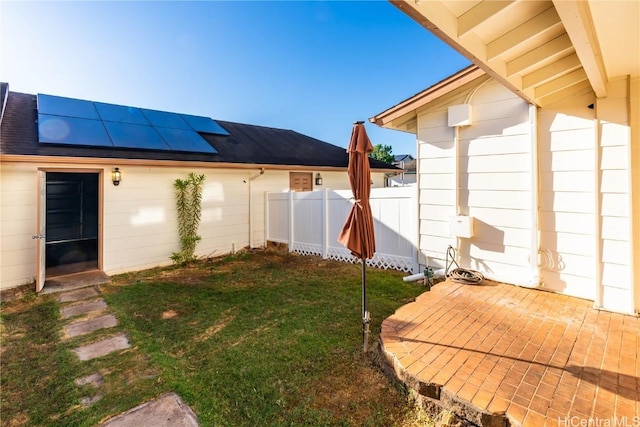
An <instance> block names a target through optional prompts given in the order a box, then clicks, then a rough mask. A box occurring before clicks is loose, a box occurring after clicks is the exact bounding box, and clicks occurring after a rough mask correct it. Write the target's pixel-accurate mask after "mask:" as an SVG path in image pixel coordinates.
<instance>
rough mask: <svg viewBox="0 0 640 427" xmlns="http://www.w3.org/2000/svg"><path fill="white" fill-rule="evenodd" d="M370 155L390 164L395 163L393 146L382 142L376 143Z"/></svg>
mask: <svg viewBox="0 0 640 427" xmlns="http://www.w3.org/2000/svg"><path fill="white" fill-rule="evenodd" d="M369 157H371V158H372V159H376V160H380V161H382V162H385V163H389V164H393V160H394V157H393V154H392V153H391V146H390V145H382V144H376V145H374V146H373V151H372V152H371V154H369Z"/></svg>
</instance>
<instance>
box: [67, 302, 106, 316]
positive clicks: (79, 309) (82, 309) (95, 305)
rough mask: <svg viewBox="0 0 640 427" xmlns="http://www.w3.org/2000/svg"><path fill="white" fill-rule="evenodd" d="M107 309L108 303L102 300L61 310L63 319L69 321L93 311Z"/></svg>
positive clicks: (82, 303)
mask: <svg viewBox="0 0 640 427" xmlns="http://www.w3.org/2000/svg"><path fill="white" fill-rule="evenodd" d="M105 308H107V303H106V302H104V300H103V299H102V298H101V299H97V300H94V301H86V302H81V303H78V304H73V305H68V306H66V307H62V308H61V309H60V316H61V317H62V318H63V319H68V318H70V317H74V316H79V315H81V314H87V313H90V312H92V311H98V310H103V309H105Z"/></svg>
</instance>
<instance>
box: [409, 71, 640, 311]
mask: <svg viewBox="0 0 640 427" xmlns="http://www.w3.org/2000/svg"><path fill="white" fill-rule="evenodd" d="M633 84H634V82H632V81H630V80H629V79H627V78H620V79H616V80H613V81H611V82H609V87H608V93H609V95H608V97H607V98H603V99H598V100H595V99H594V97H593V95H592V94H585V95H583V96H577V97H574V98H572V99H570V100H568V101H567V102H566V103H565V104H562V105H556V106H554V107H552V108H545V109H538V111H537V133H536V134H534V133H533V132H534V131H533V130H532V129H533V128H532V126H531V123H530V121H531V120H530V118H529V117H528V113H527V112H528V108H529V107H528V105H527V104H526V103H525V102H524V101H523V100H521V99H520V98H518V97H516V96H515V95H513V94H511V93H510V92H509V91H508V90H507V89H505V88H503V87H501V85H499V84H498V83H496V82H490V83H488V84H487V83H476V85H475V87H476V88H477V89H476V91H475V92H472V91H471V90H470V89H468V88H467V89H465V90H459V91H457V92H454V93H451V94H449V95H447V96H445V97H443V98H442V99H439V100H438V101H436V102H432V103H431V104H430V105H428V106H427V107H426V108H425V109H423V110H422V111H420V110H419V111H418V112H417V113H418V115H417V117H418V135H417V137H418V157H419V166H418V173H419V188H420V195H419V209H420V255H421V257H420V263H421V264H423V265H425V264H427V265H429V266H433V267H436V268H439V267H444V266H445V254H446V248H447V247H448V245H451V246H453V247H456V244H457V243H458V242H457V241H456V239H455V238H454V237H451V236H450V235H449V217H450V216H452V215H455V213H456V190H455V188H456V160H455V159H456V157H455V156H456V148H455V144H454V140H455V131H454V128H450V127H449V126H448V124H447V108H448V106H450V105H457V104H462V103H470V104H472V110H473V114H472V117H473V123H472V125H470V126H465V127H461V128H460V131H459V142H460V162H459V184H460V195H459V201H460V206H459V211H460V214H462V215H470V216H472V217H474V218H475V233H474V236H473V237H472V238H470V239H465V238H461V239H459V245H458V255H459V257H460V262H461V266H462V267H466V268H472V269H474V270H478V271H481V272H482V273H484V274H485V276H486V277H488V278H491V279H494V280H499V281H503V282H506V283H513V284H523V285H537V284H538V285H539V286H540V287H541V288H543V289H547V290H550V291H554V292H560V293H564V294H567V295H572V296H576V297H580V298H586V299H590V300H593V301H594V305H595V306H596V307H598V308H603V309H606V310H610V311H618V312H624V313H633V312H634V310H635V311H637V310H639V309H640V306H639V304H640V303H639V302H638V301H640V298H639V297H638V293H640V283H637V284H634V277H635V276H634V274H637V273H634V270H633V262H634V256H635V257H636V258H637V254H636V255H634V249H635V246H634V244H633V240H634V237H633V234H632V230H633V224H634V222H633V213H632V212H633V211H632V205H633V203H634V199H633V197H632V172H631V171H632V169H633V161H632V156H633V153H634V152H633V150H632V144H631V141H632V133H631V126H630V121H631V120H632V117H631V118H630V117H629V112H631V114H632V115H633V111H635V110H634V107H633V105H632V101H631V99H633V96H636V97H637V94H636V95H634V90H633V88H634V86H633ZM629 94H631V96H630V95H629ZM590 104H595V105H594V108H593V109H590V108H589V107H588V106H589V105H590ZM536 138H537V147H538V161H537V167H536V166H534V164H535V162H534V158H535V155H534V154H535V153H533V144H534V143H535V141H536ZM536 169H537V173H538V177H537V179H536V177H535V171H536ZM536 196H537V198H538V202H537V209H536V207H535V199H536ZM536 211H537V214H538V218H537V222H538V230H539V234H538V235H539V252H538V253H539V255H538V260H537V262H538V263H539V267H540V277H539V278H538V277H536V266H535V265H532V262H531V258H532V256H531V254H532V253H535V250H536V248H535V238H534V236H535V232H532V230H533V229H532V226H533V225H534V224H535V221H534V220H535V214H536ZM636 222H637V219H636ZM636 239H637V236H636Z"/></svg>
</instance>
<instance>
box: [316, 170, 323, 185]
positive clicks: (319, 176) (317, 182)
mask: <svg viewBox="0 0 640 427" xmlns="http://www.w3.org/2000/svg"><path fill="white" fill-rule="evenodd" d="M316 185H322V175H320V172H318V173H317V174H316Z"/></svg>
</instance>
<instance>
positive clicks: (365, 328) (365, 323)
mask: <svg viewBox="0 0 640 427" xmlns="http://www.w3.org/2000/svg"><path fill="white" fill-rule="evenodd" d="M366 261H367V260H366V259H365V258H363V259H362V352H363V353H366V352H367V347H368V344H369V320H370V318H369V312H368V311H367V270H366V268H367V262H366Z"/></svg>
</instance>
